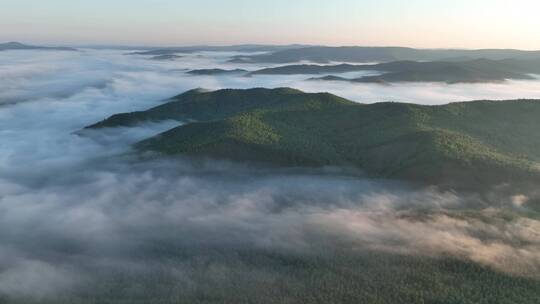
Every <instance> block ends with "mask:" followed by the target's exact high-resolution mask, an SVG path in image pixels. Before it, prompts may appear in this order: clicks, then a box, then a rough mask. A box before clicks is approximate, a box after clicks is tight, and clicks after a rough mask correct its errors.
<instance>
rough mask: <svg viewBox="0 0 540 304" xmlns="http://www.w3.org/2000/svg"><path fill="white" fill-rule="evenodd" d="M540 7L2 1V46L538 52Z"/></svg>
mask: <svg viewBox="0 0 540 304" xmlns="http://www.w3.org/2000/svg"><path fill="white" fill-rule="evenodd" d="M539 11H540V1H539V0H513V1H512V0H468V1H467V0H407V1H404V0H268V1H262V0H176V1H175V0H0V41H22V42H26V43H42V44H118V45H120V44H131V45H193V44H214V45H225V44H242V43H266V44H290V43H304V44H324V45H370V46H375V45H376V46H388V45H396V46H398V45H399V46H410V47H421V48H450V47H452V48H520V49H540V34H539V33H538V30H539V29H540V17H538V14H539Z"/></svg>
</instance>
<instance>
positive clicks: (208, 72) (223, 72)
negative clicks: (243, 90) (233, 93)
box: [187, 69, 248, 75]
mask: <svg viewBox="0 0 540 304" xmlns="http://www.w3.org/2000/svg"><path fill="white" fill-rule="evenodd" d="M247 72H248V71H247V70H243V69H234V70H224V69H200V70H191V71H189V72H187V73H188V74H191V75H227V74H245V73H247Z"/></svg>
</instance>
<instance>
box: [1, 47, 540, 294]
mask: <svg viewBox="0 0 540 304" xmlns="http://www.w3.org/2000/svg"><path fill="white" fill-rule="evenodd" d="M229 55H231V54H216V53H202V54H193V55H186V57H183V58H182V59H180V60H177V61H175V62H156V61H151V60H148V59H145V58H143V57H140V56H126V55H123V54H122V53H120V52H118V51H108V50H101V51H91V50H87V51H83V52H79V53H51V52H47V53H39V52H5V53H3V54H2V57H0V80H2V81H0V92H1V93H0V103H1V104H2V105H0V136H1V138H2V145H0V296H3V295H8V296H10V297H16V298H23V299H24V298H27V297H30V298H32V299H38V300H39V299H46V298H51V297H56V296H58V295H62V294H65V293H71V292H73V293H76V292H79V293H80V292H83V291H84V290H85V286H97V285H99V282H100V281H101V280H106V279H107V278H110V277H111V276H108V275H104V274H103V273H108V272H111V273H113V274H115V275H118V274H122V275H123V276H124V277H130V276H133V277H147V276H149V275H150V276H152V275H153V274H154V275H155V274H156V273H162V272H163V271H164V269H167V276H168V277H169V278H173V279H174V280H175V281H176V282H178V284H181V285H182V286H183V288H184V287H185V288H188V287H189V286H191V285H190V284H192V283H193V280H194V278H193V276H195V275H196V274H197V273H199V272H200V270H201V269H202V268H200V267H199V266H197V267H199V268H197V267H195V266H187V265H186V264H185V263H184V262H179V261H176V260H175V261H171V260H170V259H169V258H168V257H169V256H171V255H174V256H176V255H178V252H183V251H190V250H195V251H196V250H201V251H200V252H206V253H207V252H208V250H210V249H208V248H213V249H212V250H215V248H218V251H219V250H222V249H223V250H225V248H242V249H250V250H271V251H279V252H285V253H295V254H300V255H310V254H314V253H319V252H324V251H325V250H327V249H328V248H341V249H343V250H344V251H346V252H348V253H350V254H356V253H358V252H363V251H368V250H375V251H380V252H386V253H392V254H400V255H417V256H426V257H436V258H441V257H445V256H453V257H457V258H459V259H463V260H468V261H473V262H475V263H479V264H481V265H485V266H487V267H490V268H492V269H495V270H497V271H503V272H506V273H511V274H516V275H524V276H534V275H537V273H538V271H539V270H540V256H539V254H538V252H540V235H539V233H538V231H540V222H539V221H538V220H536V219H533V218H527V217H521V216H515V217H514V218H511V219H508V216H507V213H506V212H507V211H505V210H506V209H503V208H498V207H497V208H494V207H491V208H489V207H488V205H489V204H491V203H493V201H497V202H498V204H499V206H506V207H507V208H509V210H518V211H519V210H521V209H523V208H525V207H524V205H526V202H527V200H528V197H526V196H524V195H522V194H519V193H518V194H515V196H513V197H497V199H486V198H485V197H481V196H479V195H473V194H457V193H453V192H445V191H441V190H437V189H430V188H428V189H424V188H418V187H413V186H411V185H406V184H400V183H396V182H390V181H382V180H368V179H364V178H358V177H357V176H350V175H348V174H347V173H346V172H341V171H336V170H335V169H331V168H327V169H323V170H315V171H313V170H311V171H310V170H308V171H298V170H296V171H292V170H276V169H265V170H255V169H253V168H249V167H245V166H242V165H239V164H231V163H227V162H218V161H210V160H207V161H199V160H198V161H194V160H189V159H169V160H160V161H147V162H139V161H136V160H135V159H133V158H132V156H131V155H130V153H129V152H130V144H131V143H133V142H136V141H137V140H140V139H143V138H146V137H149V136H152V135H154V134H157V133H159V132H161V131H164V130H167V129H169V128H172V127H174V126H177V125H179V124H180V123H181V122H176V121H166V122H162V123H153V124H145V125H141V126H138V127H135V128H118V129H110V130H103V131H96V132H93V133H92V134H90V136H86V137H80V136H78V135H76V134H74V132H76V131H78V130H80V129H81V128H82V127H84V126H85V125H88V124H90V123H93V122H96V121H99V120H101V119H103V118H105V117H107V116H109V115H111V114H114V113H117V112H125V111H133V110H139V109H144V108H147V107H150V106H153V105H156V104H158V103H160V102H161V100H163V99H165V98H167V97H170V96H173V95H175V94H178V93H181V92H183V91H184V90H187V89H191V88H194V87H205V88H211V89H217V88H224V87H240V88H243V87H253V86H268V87H276V86H294V87H297V88H301V89H304V90H308V91H324V90H328V91H331V92H334V93H337V94H339V95H342V96H346V97H349V98H353V99H354V100H357V101H376V100H377V101H378V100H393V99H395V100H410V101H418V102H427V103H441V102H447V101H451V100H465V99H476V98H491V97H497V98H510V97H524V95H527V94H533V92H534V90H537V89H538V88H540V83H537V82H519V83H517V82H516V83H509V84H504V85H503V84H501V85H481V86H480V85H456V86H448V85H440V86H439V85H408V86H402V85H396V86H391V87H379V86H376V85H354V84H337V83H311V82H304V81H302V79H304V77H303V76H291V77H273V76H261V77H251V78H246V77H236V76H227V77H211V76H208V77H207V76H204V77H193V76H186V75H185V74H184V72H183V71H184V70H185V69H192V68H214V67H222V68H234V67H235V66H232V65H230V64H227V63H224V62H225V60H226V58H227V56H229ZM249 68H253V69H255V68H258V67H255V66H253V67H249ZM509 92H510V93H509ZM512 94H515V96H513V95H512ZM490 200H491V201H490ZM506 207H505V208H506ZM464 208H466V209H468V210H473V211H471V212H473V214H474V216H468V215H467V213H464V211H463V212H462V210H464ZM426 210H427V211H426ZM201 248H207V249H204V250H203V249H201ZM200 252H199V253H200ZM201 255H202V256H204V254H201ZM141 257H144V258H141ZM189 261H190V263H195V264H196V263H198V262H197V261H198V260H197V259H196V258H193V259H192V258H190V260H189ZM190 265H192V264H190ZM197 265H198V264H197ZM201 267H202V266H201ZM205 267H206V266H205ZM238 267H239V268H240V269H243V270H242V271H244V272H242V273H244V274H245V273H246V272H247V271H251V272H253V271H258V270H256V269H245V268H242V266H238ZM204 269H205V271H207V272H206V275H207V276H208V277H207V279H208V280H210V281H211V280H212V279H213V278H214V279H215V278H223V277H225V278H226V277H227V275H230V271H229V270H230V269H229V270H227V271H226V270H224V269H222V268H219V266H215V267H213V266H212V267H206V268H204ZM260 275H268V276H270V275H271V274H268V273H266V272H263V273H262V274H260ZM216 280H217V279H216ZM43 282H47V284H43ZM186 286H187V287H186ZM133 294H137V292H136V291H133Z"/></svg>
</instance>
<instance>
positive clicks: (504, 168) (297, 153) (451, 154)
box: [91, 88, 540, 185]
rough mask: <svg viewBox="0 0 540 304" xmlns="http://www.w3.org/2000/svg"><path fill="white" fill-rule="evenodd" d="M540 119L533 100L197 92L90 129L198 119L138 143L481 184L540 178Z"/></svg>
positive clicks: (162, 148)
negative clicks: (436, 102) (426, 102)
mask: <svg viewBox="0 0 540 304" xmlns="http://www.w3.org/2000/svg"><path fill="white" fill-rule="evenodd" d="M539 115H540V102H538V101H535V100H517V101H476V102H467V103H454V104H449V105H444V106H422V105H414V104H403V103H377V104H372V105H363V104H357V103H354V102H352V101H348V100H346V99H343V98H340V97H337V96H335V95H331V94H328V93H317V94H313V93H303V92H301V91H298V90H294V89H284V88H282V89H273V90H271V89H250V90H220V91H215V92H203V91H200V90H199V91H189V92H187V93H185V94H182V95H179V96H177V97H175V98H173V99H172V101H171V102H169V103H166V104H164V105H161V106H159V107H156V108H153V109H150V110H148V111H143V112H135V113H128V114H120V115H115V116H113V117H111V118H109V119H107V120H105V121H103V122H101V123H98V124H96V125H94V126H91V128H98V127H107V126H108V127H111V126H118V125H133V124H135V123H137V122H141V121H144V120H162V119H177V120H184V121H187V120H195V121H197V122H193V123H188V124H185V125H183V126H180V127H177V128H174V129H172V130H169V131H167V132H165V133H162V134H160V135H158V136H156V137H154V138H150V139H147V140H145V141H142V142H140V143H138V144H137V145H136V146H137V148H138V149H141V150H153V151H158V152H161V153H165V154H172V155H174V154H186V155H196V156H210V157H217V158H225V159H233V160H238V161H257V162H268V163H273V164H277V165H281V166H347V167H350V166H352V167H355V168H359V169H362V170H365V171H366V172H367V173H368V174H369V175H371V176H377V177H389V178H402V179H409V180H410V179H412V180H419V181H424V182H429V183H443V184H471V185H477V184H491V183H499V182H509V181H513V180H521V179H528V178H531V177H536V176H537V175H538V166H539V165H538V161H540V135H538V132H537V130H539V129H540V121H539V120H538V119H537V118H538V117H539Z"/></svg>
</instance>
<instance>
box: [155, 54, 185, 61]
mask: <svg viewBox="0 0 540 304" xmlns="http://www.w3.org/2000/svg"><path fill="white" fill-rule="evenodd" d="M178 58H182V56H178V55H173V54H167V55H156V56H154V57H152V58H150V59H152V60H159V61H168V60H175V59H178Z"/></svg>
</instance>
